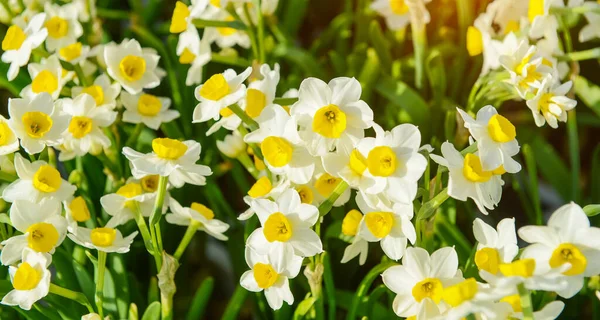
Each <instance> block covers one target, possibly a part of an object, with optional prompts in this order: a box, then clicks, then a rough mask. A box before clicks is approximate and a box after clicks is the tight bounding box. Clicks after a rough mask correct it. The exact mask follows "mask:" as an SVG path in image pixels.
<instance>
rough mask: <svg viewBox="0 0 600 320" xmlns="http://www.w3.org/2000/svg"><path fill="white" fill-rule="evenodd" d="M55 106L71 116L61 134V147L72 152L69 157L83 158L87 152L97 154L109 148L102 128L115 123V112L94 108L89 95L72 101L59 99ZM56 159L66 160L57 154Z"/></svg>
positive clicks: (107, 139)
mask: <svg viewBox="0 0 600 320" xmlns="http://www.w3.org/2000/svg"><path fill="white" fill-rule="evenodd" d="M56 104H57V107H58V108H60V109H62V110H63V111H64V112H65V113H66V114H68V115H70V116H71V122H70V123H69V127H68V128H67V131H65V132H64V134H63V136H64V140H63V145H64V146H65V148H66V149H67V150H71V151H72V152H71V154H70V155H72V156H84V155H86V154H87V153H88V152H89V153H92V154H98V153H100V152H101V151H102V150H103V148H108V147H110V144H111V142H110V139H109V138H108V137H107V136H106V135H105V134H104V132H103V131H102V128H105V127H108V126H110V125H111V124H112V123H113V122H115V119H116V117H117V112H116V111H111V110H110V109H108V108H98V107H96V103H95V102H94V98H93V97H92V96H90V95H89V94H81V95H79V96H77V98H75V99H73V100H71V99H69V98H64V99H60V100H58V101H57V102H56ZM58 158H59V160H61V161H64V160H67V159H65V157H63V153H61V154H59V157H58Z"/></svg>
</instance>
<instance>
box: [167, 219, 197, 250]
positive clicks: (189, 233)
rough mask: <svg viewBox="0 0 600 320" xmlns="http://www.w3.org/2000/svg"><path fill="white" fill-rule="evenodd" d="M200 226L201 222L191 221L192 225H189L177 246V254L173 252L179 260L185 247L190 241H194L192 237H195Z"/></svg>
mask: <svg viewBox="0 0 600 320" xmlns="http://www.w3.org/2000/svg"><path fill="white" fill-rule="evenodd" d="M199 226H200V224H199V223H198V222H196V221H191V222H190V225H189V226H188V227H187V230H185V234H184V235H183V238H182V239H181V242H180V243H179V246H177V250H175V254H173V257H174V258H175V259H176V260H179V259H180V258H181V256H182V255H183V252H184V251H185V248H187V246H188V245H189V244H190V241H192V239H193V238H194V235H195V234H196V230H198V227H199Z"/></svg>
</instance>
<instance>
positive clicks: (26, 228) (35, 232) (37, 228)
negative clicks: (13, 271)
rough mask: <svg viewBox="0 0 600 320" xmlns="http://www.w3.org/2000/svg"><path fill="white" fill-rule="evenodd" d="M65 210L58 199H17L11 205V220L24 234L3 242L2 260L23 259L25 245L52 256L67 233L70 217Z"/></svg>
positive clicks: (12, 261) (6, 262) (6, 263)
mask: <svg viewBox="0 0 600 320" xmlns="http://www.w3.org/2000/svg"><path fill="white" fill-rule="evenodd" d="M61 213H62V206H61V203H60V202H58V201H56V200H54V199H43V200H41V201H40V202H30V201H27V200H16V201H15V202H14V203H13V205H12V206H11V208H10V221H11V222H12V225H13V227H15V229H17V230H18V231H20V232H22V233H23V234H21V235H16V236H12V237H11V238H8V239H6V240H4V241H3V242H2V245H3V246H4V247H3V248H2V251H1V252H0V260H1V261H2V264H3V265H5V266H6V265H11V264H14V263H15V262H17V261H19V259H21V256H22V254H23V250H25V248H30V249H32V250H33V251H35V252H40V253H43V254H45V255H48V256H49V255H50V254H53V253H54V250H55V249H56V248H57V247H58V246H60V244H61V243H62V242H63V240H64V239H65V236H66V234H67V220H65V218H64V217H63V216H62V215H61Z"/></svg>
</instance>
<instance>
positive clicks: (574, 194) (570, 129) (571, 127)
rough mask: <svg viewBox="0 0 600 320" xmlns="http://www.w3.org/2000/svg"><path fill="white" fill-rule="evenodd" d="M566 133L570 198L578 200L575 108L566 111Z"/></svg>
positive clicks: (578, 160)
mask: <svg viewBox="0 0 600 320" xmlns="http://www.w3.org/2000/svg"><path fill="white" fill-rule="evenodd" d="M567 115H568V119H567V121H568V122H567V135H568V139H569V155H570V160H571V200H573V201H575V202H578V201H579V192H580V189H579V172H580V167H581V165H580V159H579V134H578V132H577V117H576V113H575V109H573V110H571V111H569V112H568V114H567Z"/></svg>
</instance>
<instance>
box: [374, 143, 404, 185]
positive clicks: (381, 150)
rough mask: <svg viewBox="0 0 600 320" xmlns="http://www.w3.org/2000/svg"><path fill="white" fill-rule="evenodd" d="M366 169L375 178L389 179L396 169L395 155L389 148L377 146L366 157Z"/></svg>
mask: <svg viewBox="0 0 600 320" xmlns="http://www.w3.org/2000/svg"><path fill="white" fill-rule="evenodd" d="M367 168H369V172H370V173H371V174H372V175H374V176H377V177H389V176H391V175H392V174H394V172H396V169H397V168H398V160H397V159H396V153H394V150H392V148H390V147H386V146H379V147H375V148H373V149H372V150H371V151H370V152H369V155H368V156H367Z"/></svg>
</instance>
